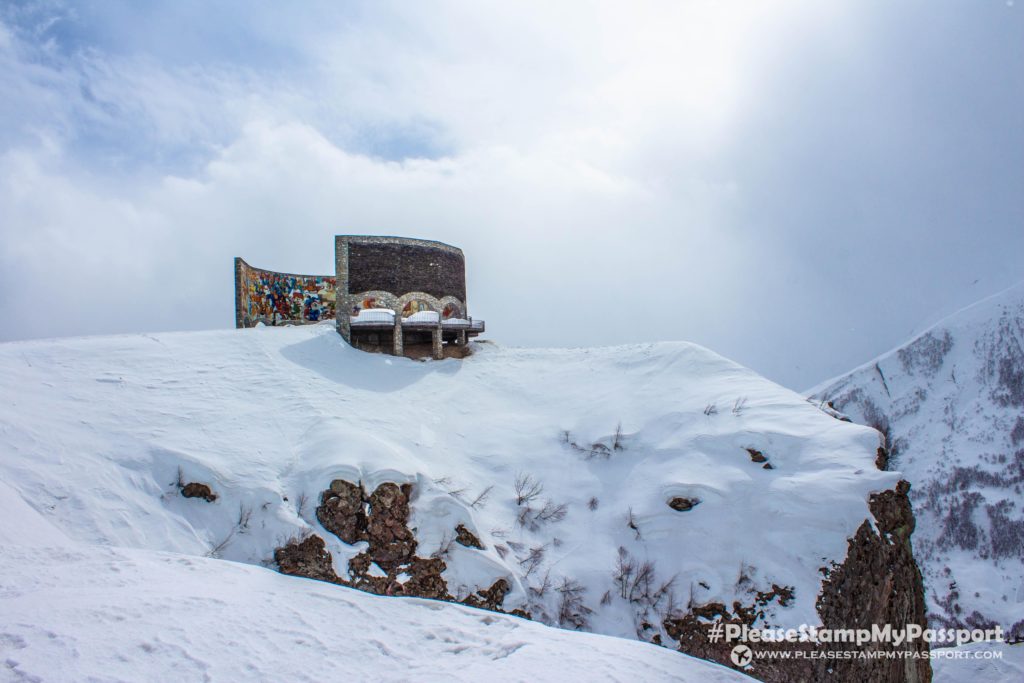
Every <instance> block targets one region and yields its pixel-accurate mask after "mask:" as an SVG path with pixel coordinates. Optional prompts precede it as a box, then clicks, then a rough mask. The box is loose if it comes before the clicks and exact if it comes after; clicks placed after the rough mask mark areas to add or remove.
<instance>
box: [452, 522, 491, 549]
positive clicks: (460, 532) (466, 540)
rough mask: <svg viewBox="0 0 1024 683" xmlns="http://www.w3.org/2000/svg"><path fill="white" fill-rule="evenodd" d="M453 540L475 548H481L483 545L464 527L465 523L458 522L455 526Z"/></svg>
mask: <svg viewBox="0 0 1024 683" xmlns="http://www.w3.org/2000/svg"><path fill="white" fill-rule="evenodd" d="M455 542H456V543H458V544H459V545H464V546H466V547H467V548H476V549H477V550H483V549H484V545H483V543H481V542H480V539H479V538H477V536H476V534H474V533H473V532H472V531H470V530H469V529H467V528H466V525H465V524H460V525H458V526H457V527H455Z"/></svg>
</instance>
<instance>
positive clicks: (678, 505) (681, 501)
mask: <svg viewBox="0 0 1024 683" xmlns="http://www.w3.org/2000/svg"><path fill="white" fill-rule="evenodd" d="M698 505H700V499H699V498H683V497H682V496H676V497H675V498H671V499H669V501H668V506H669V507H670V508H672V509H673V510H675V511H676V512H689V511H690V510H692V509H693V508H695V507H697V506H698Z"/></svg>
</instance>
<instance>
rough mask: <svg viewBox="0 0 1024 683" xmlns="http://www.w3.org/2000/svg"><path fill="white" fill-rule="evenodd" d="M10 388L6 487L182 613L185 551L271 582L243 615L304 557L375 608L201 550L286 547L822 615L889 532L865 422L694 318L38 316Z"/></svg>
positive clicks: (516, 581)
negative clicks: (87, 334) (789, 381)
mask: <svg viewBox="0 0 1024 683" xmlns="http://www.w3.org/2000/svg"><path fill="white" fill-rule="evenodd" d="M0 396H2V400H0V439H2V441H0V443H2V448H3V453H2V457H0V482H2V484H3V485H4V488H3V489H0V497H6V498H7V499H10V500H15V499H16V500H17V501H23V502H24V504H25V505H28V506H30V507H31V509H32V510H34V511H36V512H37V513H38V519H35V520H31V519H26V521H25V522H24V524H25V525H26V528H30V525H36V526H40V525H41V524H42V523H43V522H44V521H45V524H46V526H45V527H43V530H41V531H39V532H38V533H39V534H44V535H54V534H59V535H61V536H66V537H68V538H70V539H72V540H73V541H74V542H76V543H80V544H85V545H87V546H92V545H98V546H105V547H108V548H109V547H110V546H116V547H119V548H122V549H119V550H117V551H114V550H109V549H106V550H102V551H99V550H96V549H91V550H88V551H85V550H81V551H76V552H77V553H79V554H78V555H75V553H69V554H68V555H67V558H66V561H67V563H69V564H70V565H75V563H84V564H85V565H89V566H92V567H94V568H95V567H97V566H100V565H101V564H103V563H104V562H105V563H106V564H107V565H109V566H110V571H111V572H114V573H117V572H118V571H124V572H126V573H127V575H126V578H125V581H128V582H129V583H131V582H136V583H137V584H138V585H145V584H146V581H145V580H144V576H146V575H148V574H151V575H152V576H153V577H154V582H155V583H154V584H153V586H150V587H147V588H146V590H147V591H150V592H149V593H147V595H148V596H149V598H147V599H152V600H155V599H156V595H158V594H160V592H161V590H167V594H168V600H169V601H171V602H173V601H174V600H175V599H179V600H180V601H181V604H182V605H188V607H187V609H186V608H185V607H182V609H184V610H186V611H187V612H190V613H191V612H195V611H202V610H203V609H205V608H204V607H202V596H203V595H205V593H203V592H202V591H200V592H196V591H195V590H192V589H183V590H184V592H175V591H172V590H170V589H167V588H164V589H162V588H160V586H161V585H163V584H164V583H168V582H172V581H173V580H174V579H173V578H172V577H171V576H170V574H168V573H167V572H168V571H170V570H169V569H166V568H167V567H170V566H175V567H177V566H178V565H181V567H185V569H181V568H180V567H179V569H177V570H175V571H177V572H178V575H182V574H183V573H184V575H188V576H196V577H197V578H198V580H200V581H202V582H204V583H205V582H214V581H220V580H221V579H220V578H217V576H215V575H216V573H217V572H220V571H223V573H224V574H223V580H224V581H227V582H237V583H238V585H239V586H242V587H243V588H240V589H238V591H236V589H235V588H232V589H231V591H230V595H232V596H234V597H232V598H231V599H232V600H236V601H238V600H242V599H243V598H242V595H245V594H249V595H250V597H251V599H252V600H254V601H258V600H261V599H263V598H261V596H260V593H261V592H262V591H263V590H267V591H272V592H275V594H276V596H277V597H275V598H273V599H272V600H271V607H268V609H267V611H259V612H253V613H251V615H250V616H249V617H245V618H241V617H240V620H241V621H245V620H246V619H248V618H250V617H251V618H252V619H264V618H265V619H273V617H272V616H271V615H272V613H273V611H274V609H276V607H273V606H274V605H281V604H283V603H285V602H287V598H286V595H285V591H286V589H285V586H288V585H294V584H289V583H288V582H289V581H292V582H294V581H299V582H300V583H301V585H302V589H301V590H300V591H299V593H301V595H302V596H304V597H297V598H296V600H297V601H300V602H301V606H302V607H301V609H306V608H305V605H307V604H308V605H310V606H311V607H310V609H313V607H312V605H314V604H321V603H322V601H323V600H325V597H324V596H330V595H334V593H332V592H331V591H339V593H337V594H338V595H339V596H340V597H338V598H337V600H339V601H341V602H345V603H346V604H351V605H359V606H360V609H363V610H366V609H370V608H369V607H367V605H370V604H372V605H374V607H373V608H372V609H376V605H382V604H384V601H382V600H372V601H370V599H369V598H364V597H363V596H355V597H353V596H352V594H351V593H350V592H348V589H345V588H340V587H336V586H329V585H315V586H312V587H311V586H310V584H309V582H306V581H302V580H299V579H291V578H286V577H279V576H276V575H275V576H268V575H267V574H266V573H264V572H265V570H263V569H260V570H259V571H257V570H256V569H246V568H244V567H239V566H237V565H235V564H228V563H225V564H224V566H225V567H228V568H227V569H223V570H219V569H215V567H217V566H219V565H218V563H216V562H213V561H205V560H199V559H195V560H187V559H186V557H185V556H191V557H194V558H198V557H208V558H222V559H226V560H233V561H236V562H243V563H250V564H256V565H262V566H264V567H271V568H276V567H277V566H278V563H277V562H275V557H276V559H277V560H278V561H280V562H281V563H282V564H281V566H282V568H284V567H285V565H286V564H287V566H288V567H291V569H294V570H295V571H296V573H306V574H312V575H317V576H321V577H323V578H329V579H332V580H334V577H337V580H338V581H346V582H348V581H351V582H353V583H357V584H359V585H363V586H364V587H367V588H369V589H372V590H376V591H377V592H381V593H388V594H402V593H414V592H417V591H418V594H420V595H434V594H436V595H438V596H442V597H444V596H447V597H448V598H449V599H457V600H466V599H469V600H475V601H476V602H478V603H488V604H491V605H492V606H500V607H501V609H504V610H505V611H512V610H525V611H528V612H529V613H530V614H531V615H532V617H533V618H534V619H535V620H537V621H541V622H544V623H548V624H554V625H560V626H563V627H566V628H575V629H580V630H589V631H594V632H596V633H601V634H608V635H616V636H625V637H627V638H634V639H642V640H648V641H651V640H653V641H655V642H658V641H661V642H662V643H664V644H666V645H671V644H672V641H671V639H670V634H669V633H668V632H667V630H666V627H665V619H666V618H667V617H681V616H683V615H686V614H689V613H690V612H691V610H694V609H697V608H705V609H706V610H707V611H708V613H709V614H721V613H722V612H721V611H722V610H730V611H731V610H738V609H739V608H740V607H749V608H753V609H752V612H751V613H752V614H753V613H756V615H755V624H756V625H766V624H767V625H771V626H798V625H800V624H805V623H806V624H816V623H820V621H821V618H820V615H819V613H818V606H817V604H816V602H817V599H818V596H819V594H821V592H822V577H823V574H827V573H829V571H830V570H834V569H835V568H837V567H839V566H840V565H842V563H843V562H844V560H845V559H846V555H847V550H848V545H849V539H850V538H851V537H853V536H854V534H855V532H857V531H858V529H861V532H862V533H865V534H868V535H869V536H872V534H874V532H873V531H872V529H873V528H874V527H873V524H874V519H873V518H872V515H871V513H870V512H869V505H868V500H869V496H870V495H871V494H873V493H876V492H880V491H885V490H888V489H892V488H893V487H894V486H895V485H896V483H897V481H898V479H899V476H898V475H897V474H896V473H894V472H881V471H879V470H878V469H877V468H876V467H875V463H874V461H875V457H876V449H877V447H878V445H879V438H878V435H877V434H876V433H875V432H874V431H873V430H871V429H869V428H867V427H861V426H857V425H853V424H849V423H845V422H841V421H839V420H835V419H833V418H832V417H830V416H828V415H826V414H825V413H823V412H822V411H820V410H819V409H817V408H816V407H815V406H813V405H810V404H808V403H807V402H806V401H805V400H803V399H802V398H801V397H800V396H798V395H796V394H794V393H792V392H790V391H788V390H786V389H783V388H781V387H779V386H777V385H774V384H772V383H770V382H768V381H767V380H764V379H763V378H761V377H759V376H757V375H756V374H755V373H753V372H751V371H749V370H747V369H745V368H742V367H740V366H738V365H736V364H734V363H732V362H730V361H728V360H725V359H723V358H721V357H719V356H717V355H715V354H714V353H712V352H710V351H707V350H706V349H703V348H701V347H698V346H694V345H690V344H682V343H679V344H655V345H641V346H630V347H617V348H606V349H577V350H523V349H506V348H501V347H498V346H495V345H493V344H476V345H475V353H474V355H472V356H471V357H470V358H467V359H466V360H463V361H458V360H446V361H441V362H426V363H423V362H416V361H412V360H408V359H404V358H393V357H389V356H380V355H370V354H366V353H362V352H359V351H356V350H353V349H351V348H350V347H348V346H346V345H345V344H344V343H343V342H342V341H341V340H340V339H339V338H338V336H337V335H336V334H335V333H334V331H333V329H332V328H331V327H330V326H311V327H298V328H263V329H260V328H257V329H252V330H237V331H236V330H233V331H225V332H206V333H180V334H159V335H141V336H123V337H106V338H86V339H67V340H54V341H42V342H22V343H10V344H4V345H0ZM186 484H202V485H205V486H208V487H209V494H210V495H209V498H211V499H212V502H207V501H206V500H205V499H204V498H202V497H189V498H187V497H184V496H183V495H182V493H183V492H191V493H198V494H203V495H205V494H206V493H207V491H206V490H205V489H203V488H202V487H192V488H191V489H189V488H188V487H185V486H184V485H186ZM214 497H215V498H214ZM17 504H18V505H21V503H20V502H19V503H17ZM346 506H348V507H346ZM352 506H354V507H352ZM865 520H867V521H868V522H869V524H868V525H867V526H865ZM325 524H326V525H327V527H329V528H325ZM31 533H32V535H33V536H34V535H36V532H31ZM343 537H347V538H348V540H349V542H345V541H344V540H342V538H343ZM872 537H873V538H876V539H877V538H879V537H878V536H877V535H874V536H872ZM887 537H888V538H889V539H890V540H888V541H886V540H878V542H879V543H882V544H888V545H892V544H893V543H894V542H895V541H894V540H892V537H891V536H887ZM319 539H322V542H323V543H324V544H325V545H324V547H325V549H326V551H327V552H328V553H329V555H325V554H324V553H323V551H321V550H320V549H319V548H318V546H317V545H316V543H314V541H316V542H317V543H319V542H320V540H319ZM7 540H8V542H13V543H17V542H18V541H17V540H16V539H7ZM59 540H60V539H59V538H57V539H51V541H52V543H58V541H59ZM901 542H902V541H901ZM476 546H479V547H476ZM282 548H290V549H291V550H296V549H302V552H304V553H306V554H305V555H301V553H300V554H299V555H289V556H287V558H286V557H285V556H283V555H281V554H280V553H278V554H277V555H275V551H278V550H280V549H282ZM127 549H144V550H148V551H161V552H170V553H176V554H177V555H153V554H149V555H146V554H140V553H139V552H137V550H127ZM97 553H99V554H98V555H97ZM12 556H13V557H21V558H22V560H21V561H24V562H31V561H32V559H31V558H32V553H31V552H22V553H21V554H20V555H17V554H14V555H12ZM79 556H81V558H83V559H75V558H76V557H79ZM62 557H64V556H62V555H57V556H53V557H50V558H49V559H47V556H44V555H39V558H40V559H39V562H40V564H41V565H42V566H45V567H48V568H49V569H44V570H42V574H47V573H48V574H49V575H50V577H51V578H50V579H47V580H48V581H50V582H51V583H57V584H59V583H61V582H63V581H64V580H65V578H64V573H63V572H65V570H64V569H60V568H59V567H58V565H61V564H63V563H64V560H62V559H61V558H62ZM296 557H298V559H295V558H296ZM906 557H909V555H907V556H906ZM96 558H99V559H96ZM102 558H106V559H105V560H104V559H102ZM145 558H148V559H145ZM122 559H123V562H124V564H125V568H123V569H122V570H118V569H117V566H118V565H119V564H121V560H122ZM286 559H287V562H286ZM10 562H14V564H15V565H17V564H18V562H19V560H9V561H8V567H10V566H11V565H10ZM129 567H130V568H129ZM156 567H164V569H165V570H166V571H164V570H159V571H158V570H157V569H156ZM311 568H312V569H311ZM437 569H443V571H441V572H440V574H439V575H432V574H431V572H432V571H434V570H437ZM350 570H351V572H350ZM7 571H13V569H5V572H7ZM97 571H99V570H97ZM66 572H68V573H69V575H75V576H77V575H78V572H77V570H75V569H74V568H70V569H67V570H66ZM193 572H194V573H193ZM29 573H30V572H29ZM128 575H130V576H128ZM21 576H22V577H26V576H28V574H26V573H22V574H21ZM81 576H83V577H86V578H82V579H81V580H82V581H90V580H91V579H88V578H87V577H88V570H85V569H83V570H82V572H81ZM438 577H439V578H440V580H443V581H441V582H439V578H438ZM850 577H853V578H856V577H857V572H856V571H853V572H852V573H851V574H850ZM853 578H850V580H853ZM870 578H871V577H865V580H869V579H870ZM876 578H877V577H876ZM40 580H41V581H42V580H43V579H40ZM75 580H76V581H78V579H75ZM97 580H98V579H97ZM844 580H846V579H844ZM68 581H70V579H68ZM13 583H17V581H14V582H13ZM69 585H75V584H74V581H70V584H69ZM115 585H116V584H115ZM133 585H135V584H133ZM413 585H415V586H416V588H415V590H414V589H412V588H410V586H413ZM838 585H839V584H837V586H838ZM843 585H845V584H843ZM264 586H265V588H264ZM428 589H429V590H428ZM204 590H205V589H204ZM836 590H837V591H838V590H840V588H836ZM842 590H846V592H847V593H848V592H849V591H848V590H847V589H842ZM901 590H902V591H903V593H904V594H905V595H909V596H911V598H908V599H910V600H912V599H913V598H912V596H913V593H914V590H913V586H912V585H906V586H902V587H901ZM189 591H192V592H189ZM430 591H434V592H433V593H432V592H430ZM480 591H484V592H485V593H487V594H486V595H482V594H481V593H480ZM215 592H216V591H214V593H215ZM506 592H507V594H506ZM837 595H838V593H837ZM19 599H21V600H27V599H28V598H19ZM846 599H847V598H846V595H845V594H843V597H842V600H846ZM300 602H297V603H296V604H300ZM24 604H28V605H31V602H28V603H23V605H24ZM40 604H41V605H43V607H42V609H46V605H48V604H49V603H46V602H41V603H40ZM232 604H236V603H232ZM324 604H326V603H324ZM396 604H399V603H396ZM416 605H417V606H416V607H415V609H416V610H418V611H417V612H416V614H418V615H427V614H428V612H429V609H428V607H426V606H424V605H423V603H422V602H417V603H416ZM715 605H718V606H720V607H719V608H715V607H714V606H715ZM907 605H909V607H908V609H910V610H911V612H910V613H911V614H912V612H913V604H912V602H911V603H907ZM833 607H835V601H833ZM24 609H30V608H28V607H25V608H24ZM231 609H234V607H232V608H231ZM393 609H395V610H397V609H399V607H397V606H396V607H394V608H393ZM446 609H447V608H446ZM451 609H452V612H451V613H450V614H455V615H458V616H450V614H449V613H446V614H449V616H448V617H445V618H452V619H456V620H460V619H467V620H469V619H482V618H484V617H482V616H466V615H471V614H472V613H469V612H466V611H465V609H464V608H457V607H454V608H451ZM387 610H389V611H387V613H386V615H385V616H384V617H382V618H383V619H390V618H397V617H393V616H388V615H393V614H397V612H392V611H390V610H392V607H391V604H390V603H388V606H387ZM300 611H301V610H300ZM315 611H316V610H315V609H314V612H315ZM142 612H144V610H141V609H133V610H132V611H131V615H133V616H132V618H135V617H136V616H138V615H140V614H141V613H142ZM82 614H83V615H84V614H87V611H83V612H82ZM318 614H322V612H318ZM736 614H739V612H738V611H737V612H736ZM139 618H141V617H139ZM287 618H288V619H291V618H292V617H287ZM295 618H296V619H297V618H298V617H295ZM316 618H320V617H316ZM324 618H325V619H326V617H324ZM410 618H412V617H410ZM415 618H416V619H419V618H420V617H415ZM494 618H498V617H494ZM512 618H514V617H503V616H502V617H500V619H501V621H500V622H496V623H501V624H504V625H503V626H501V628H503V629H510V628H512V627H511V626H509V625H508V624H509V623H512V622H507V621H505V620H506V619H512ZM19 619H24V620H25V623H31V619H30V618H29V617H28V616H24V617H19ZM311 619H312V621H311V622H310V623H311V624H313V623H314V622H315V619H314V618H312V617H311ZM423 619H425V620H427V619H428V617H423ZM316 623H319V622H316ZM424 623H426V622H424ZM268 628H269V627H268ZM310 628H313V626H310ZM317 628H318V627H317ZM378 628H380V626H379V623H378V622H376V621H371V622H367V624H365V625H364V626H360V629H362V631H364V632H366V634H367V636H366V637H371V636H372V634H373V631H374V630H375V629H378ZM425 628H426V627H425ZM522 628H523V629H525V630H524V631H523V632H524V633H525V632H526V631H527V630H528V631H529V632H530V633H540V632H539V631H536V632H535V631H533V630H530V629H534V628H536V627H533V626H525V625H524V626H523V627H522ZM56 632H58V633H59V631H56ZM289 632H291V631H289ZM296 632H297V633H299V634H300V635H296V636H295V637H296V638H299V639H302V638H306V637H308V633H309V631H308V629H307V630H304V629H301V628H297V629H296ZM266 633H268V634H269V633H270V631H269V630H268V631H266ZM301 634H306V635H301ZM13 637H16V638H22V637H24V636H21V635H19V634H17V633H15V634H14V636H13ZM153 637H155V632H154V636H153ZM267 637H270V636H269V635H268V636H267ZM200 638H201V636H200V637H197V640H198V639H200ZM12 642H13V641H12ZM239 642H240V641H239ZM330 642H331V643H333V642H334V641H330ZM5 647H6V646H5ZM166 647H168V648H172V647H181V648H183V649H184V650H186V651H187V647H185V645H182V644H181V643H178V644H176V645H171V644H167V645H166ZM386 647H387V648H392V644H387V646H386ZM584 647H585V646H584ZM601 647H604V646H601ZM428 650H429V648H427V650H424V652H426V651H428ZM293 652H294V651H293ZM657 656H658V657H660V656H661V655H660V654H659V655H657ZM14 659H16V660H17V659H18V657H14ZM199 659H202V660H203V661H208V658H207V657H199ZM661 661H662V660H660V659H658V660H657V662H661ZM680 661H683V660H680ZM686 661H689V660H686ZM651 662H654V660H651ZM651 666H660V664H659V663H652V664H651ZM681 666H682V664H681ZM900 666H902V665H900ZM681 670H683V669H681ZM755 673H756V672H755ZM641 678H644V677H643V676H641Z"/></svg>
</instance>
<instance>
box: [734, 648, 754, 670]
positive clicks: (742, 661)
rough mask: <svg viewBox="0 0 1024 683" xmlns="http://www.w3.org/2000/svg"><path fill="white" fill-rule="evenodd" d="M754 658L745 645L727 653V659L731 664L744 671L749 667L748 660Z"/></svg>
mask: <svg viewBox="0 0 1024 683" xmlns="http://www.w3.org/2000/svg"><path fill="white" fill-rule="evenodd" d="M753 658H754V652H753V651H752V650H751V649H750V648H749V647H747V646H746V645H737V646H736V647H734V648H733V649H732V652H730V653H729V659H731V660H732V663H733V664H735V665H736V666H738V667H740V668H741V669H746V668H747V667H748V666H750V660H752V659H753Z"/></svg>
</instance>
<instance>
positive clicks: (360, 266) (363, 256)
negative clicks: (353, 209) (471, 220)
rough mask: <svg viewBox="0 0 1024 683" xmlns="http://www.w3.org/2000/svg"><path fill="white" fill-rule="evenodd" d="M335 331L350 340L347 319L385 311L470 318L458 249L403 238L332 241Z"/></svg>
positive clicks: (341, 238) (356, 237)
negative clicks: (365, 311)
mask: <svg viewBox="0 0 1024 683" xmlns="http://www.w3.org/2000/svg"><path fill="white" fill-rule="evenodd" d="M335 265H336V272H337V298H338V306H337V308H336V317H337V326H338V331H339V332H340V333H341V335H342V336H343V337H344V338H345V339H346V340H349V341H351V328H350V322H349V316H351V315H354V314H356V313H358V312H359V311H360V310H362V309H365V308H389V309H391V310H393V311H395V313H397V314H399V315H401V316H403V317H408V316H410V315H412V314H414V313H418V312H420V311H437V313H439V314H440V316H441V318H442V319H446V318H468V317H469V313H468V311H467V307H466V263H465V257H464V256H463V254H462V250H461V249H457V248H456V247H453V246H450V245H447V244H443V243H441V242H434V241H430V240H419V239H410V238H406V237H375V236H362V235H338V236H336V237H335Z"/></svg>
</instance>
